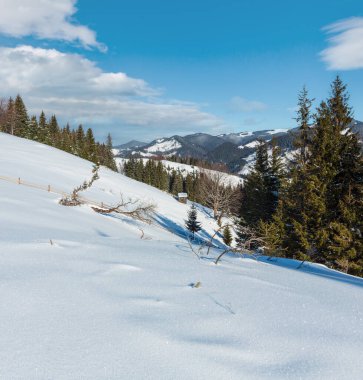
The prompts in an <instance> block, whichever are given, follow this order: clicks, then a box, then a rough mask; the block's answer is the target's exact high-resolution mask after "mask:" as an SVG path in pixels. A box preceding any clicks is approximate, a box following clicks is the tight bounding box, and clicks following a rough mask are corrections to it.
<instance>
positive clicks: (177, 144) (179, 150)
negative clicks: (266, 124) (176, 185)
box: [114, 120, 363, 174]
mask: <svg viewBox="0 0 363 380" xmlns="http://www.w3.org/2000/svg"><path fill="white" fill-rule="evenodd" d="M352 129H353V131H354V132H356V133H358V134H359V135H360V140H361V141H363V123H362V122H360V121H356V120H354V121H353V122H352ZM296 133H297V128H294V129H290V130H288V129H270V130H264V131H255V132H240V133H229V134H223V135H218V136H212V135H209V134H206V133H195V134H192V135H187V136H178V135H175V136H172V137H164V138H159V139H156V140H153V141H151V142H150V143H145V142H141V141H137V140H132V141H130V142H128V143H126V144H123V145H119V146H115V147H114V154H115V156H116V157H123V158H129V157H132V156H133V157H144V158H147V157H150V158H152V157H157V156H163V157H170V156H174V155H177V156H180V157H194V158H199V159H203V160H207V161H210V162H221V163H224V164H226V165H227V166H228V168H229V169H230V171H231V172H232V173H240V174H245V173H246V172H247V171H248V167H250V166H251V165H252V164H253V161H254V156H255V152H256V146H257V142H258V140H261V139H262V140H265V141H268V142H269V141H271V140H272V139H273V138H274V140H275V141H276V144H277V145H278V146H279V147H280V148H281V150H282V155H284V156H286V155H288V153H291V151H292V150H293V140H294V136H295V135H296Z"/></svg>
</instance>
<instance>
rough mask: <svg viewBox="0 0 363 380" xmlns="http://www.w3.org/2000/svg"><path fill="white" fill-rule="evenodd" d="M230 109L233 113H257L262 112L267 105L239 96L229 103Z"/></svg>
mask: <svg viewBox="0 0 363 380" xmlns="http://www.w3.org/2000/svg"><path fill="white" fill-rule="evenodd" d="M230 108H231V109H232V111H235V112H254V111H257V112H259V111H264V110H265V109H266V108H267V105H266V104H265V103H262V102H260V101H257V100H248V99H246V98H242V97H240V96H235V97H233V98H232V99H231V101H230Z"/></svg>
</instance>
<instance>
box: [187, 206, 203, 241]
mask: <svg viewBox="0 0 363 380" xmlns="http://www.w3.org/2000/svg"><path fill="white" fill-rule="evenodd" d="M185 226H186V227H187V229H188V231H190V232H191V233H192V239H193V240H194V234H195V233H196V232H199V231H200V230H201V229H202V227H201V224H200V222H198V220H197V210H196V208H195V205H194V203H192V205H191V206H190V209H189V211H188V220H186V221H185Z"/></svg>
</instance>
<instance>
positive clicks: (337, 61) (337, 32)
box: [320, 17, 363, 70]
mask: <svg viewBox="0 0 363 380" xmlns="http://www.w3.org/2000/svg"><path fill="white" fill-rule="evenodd" d="M324 30H325V31H326V32H327V33H329V34H333V37H331V38H329V39H328V41H329V43H330V46H329V47H328V48H326V49H325V50H323V51H322V52H321V53H320V56H321V58H322V60H323V61H324V62H325V63H326V64H327V65H328V68H329V69H331V70H353V69H360V68H363V17H352V18H348V19H345V20H341V21H338V22H336V23H334V24H331V25H328V26H326V27H325V28H324Z"/></svg>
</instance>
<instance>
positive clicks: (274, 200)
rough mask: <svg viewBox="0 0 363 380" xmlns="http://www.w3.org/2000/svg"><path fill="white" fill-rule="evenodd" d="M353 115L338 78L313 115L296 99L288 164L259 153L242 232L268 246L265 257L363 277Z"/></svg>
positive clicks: (361, 172)
mask: <svg viewBox="0 0 363 380" xmlns="http://www.w3.org/2000/svg"><path fill="white" fill-rule="evenodd" d="M352 117H353V110H352V109H351V107H350V106H349V95H348V93H347V89H346V86H345V85H344V84H343V82H342V81H341V79H340V78H339V77H337V78H336V79H335V80H334V82H333V83H332V85H331V92H330V96H329V98H328V99H327V100H324V101H322V102H321V103H320V105H319V106H318V107H317V109H316V110H315V111H314V110H312V99H310V98H309V94H308V91H307V90H306V89H305V88H304V89H303V90H302V91H301V93H300V94H299V99H298V111H297V117H296V122H297V123H298V127H299V134H298V136H296V138H295V153H294V154H293V157H292V159H291V160H289V163H288V164H284V163H283V162H282V161H281V158H280V157H279V155H278V154H277V148H273V149H272V152H271V154H270V155H269V154H268V153H267V148H266V144H263V143H261V144H260V146H259V147H258V151H257V158H256V163H255V167H254V169H253V171H252V172H251V173H250V174H249V175H248V176H247V179H246V181H245V185H244V188H243V190H242V192H243V197H242V202H241V208H240V216H241V219H240V220H239V225H242V226H246V225H247V226H250V227H252V228H254V229H255V230H256V231H257V232H258V234H259V235H260V236H261V237H262V238H263V239H264V240H265V244H264V245H265V252H266V253H268V254H270V255H274V256H283V257H288V258H294V259H298V260H308V261H313V262H318V263H323V264H326V265H327V266H329V267H332V268H337V269H339V270H343V271H345V272H347V273H351V274H355V275H359V276H362V275H363V236H362V233H363V157H362V147H361V143H360V142H359V140H358V136H357V135H356V134H354V133H353V132H352V130H351V129H350V125H351V122H352Z"/></svg>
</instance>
